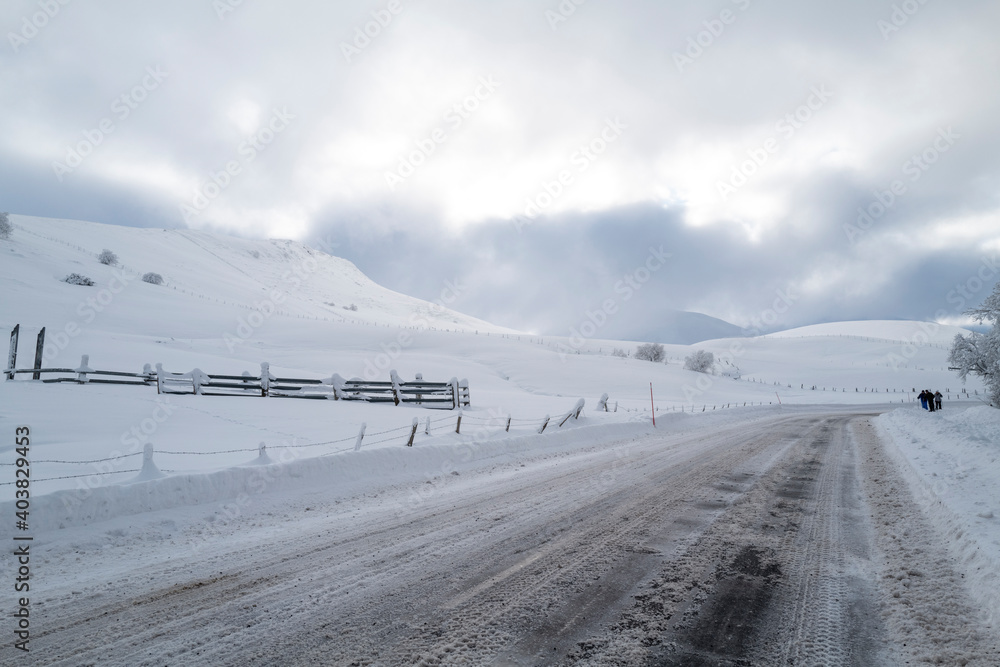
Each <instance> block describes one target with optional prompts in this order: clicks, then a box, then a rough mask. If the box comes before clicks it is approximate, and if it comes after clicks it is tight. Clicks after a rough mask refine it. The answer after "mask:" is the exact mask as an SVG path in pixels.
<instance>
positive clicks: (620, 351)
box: [611, 347, 628, 359]
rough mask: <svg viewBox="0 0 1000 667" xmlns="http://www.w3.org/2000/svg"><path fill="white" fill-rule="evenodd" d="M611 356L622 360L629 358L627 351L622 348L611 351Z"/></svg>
mask: <svg viewBox="0 0 1000 667" xmlns="http://www.w3.org/2000/svg"><path fill="white" fill-rule="evenodd" d="M611 356H612V357H619V358H621V359H627V358H628V352H626V351H625V350H623V349H621V348H620V347H616V348H615V349H614V350H612V351H611Z"/></svg>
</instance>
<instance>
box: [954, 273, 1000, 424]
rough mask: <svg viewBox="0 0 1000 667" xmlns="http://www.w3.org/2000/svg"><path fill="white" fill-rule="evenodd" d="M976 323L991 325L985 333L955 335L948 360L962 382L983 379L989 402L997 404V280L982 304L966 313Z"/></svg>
mask: <svg viewBox="0 0 1000 667" xmlns="http://www.w3.org/2000/svg"><path fill="white" fill-rule="evenodd" d="M966 314H967V315H971V316H972V317H973V318H974V319H975V320H976V321H977V322H979V323H980V324H983V323H984V322H989V323H991V324H992V325H993V326H992V328H991V329H990V330H989V331H988V332H986V333H984V334H981V333H971V334H969V335H968V336H963V335H961V334H958V335H957V336H955V341H954V342H953V343H952V346H951V353H950V354H949V355H948V363H949V364H951V366H952V367H953V368H955V369H956V370H958V377H960V378H962V382H965V379H966V378H967V377H968V376H969V375H977V376H979V377H981V378H983V381H984V382H985V383H986V386H987V387H988V388H989V391H990V403H992V405H993V406H994V407H1000V283H997V284H996V285H995V286H994V287H993V294H991V295H990V296H988V297H987V298H986V300H985V301H983V305H981V306H980V307H979V308H973V309H972V310H970V311H968V312H967V313H966Z"/></svg>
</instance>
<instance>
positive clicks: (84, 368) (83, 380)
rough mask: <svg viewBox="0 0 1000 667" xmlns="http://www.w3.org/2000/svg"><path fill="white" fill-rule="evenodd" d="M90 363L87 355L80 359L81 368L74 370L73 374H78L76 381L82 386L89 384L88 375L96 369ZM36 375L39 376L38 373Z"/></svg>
mask: <svg viewBox="0 0 1000 667" xmlns="http://www.w3.org/2000/svg"><path fill="white" fill-rule="evenodd" d="M89 363H90V355H89V354H85V355H83V356H82V357H80V367H79V368H75V369H73V372H74V373H76V374H77V376H76V381H77V382H79V383H80V384H87V373H93V372H94V369H93V368H91V367H90V366H89V365H88V364H89ZM39 368H40V367H39ZM35 375H37V373H36V374H35Z"/></svg>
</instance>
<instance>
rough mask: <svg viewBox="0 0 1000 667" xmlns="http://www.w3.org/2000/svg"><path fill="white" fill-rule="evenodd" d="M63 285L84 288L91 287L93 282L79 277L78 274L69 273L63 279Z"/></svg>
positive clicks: (85, 277)
mask: <svg viewBox="0 0 1000 667" xmlns="http://www.w3.org/2000/svg"><path fill="white" fill-rule="evenodd" d="M63 282H64V283H69V284H70V285H83V286H84V287H93V286H94V281H93V280H91V279H90V278H88V277H87V276H81V275H80V274H79V273H71V274H69V275H68V276H66V277H65V278H63Z"/></svg>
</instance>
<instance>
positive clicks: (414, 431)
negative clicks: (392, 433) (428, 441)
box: [406, 417, 420, 447]
mask: <svg viewBox="0 0 1000 667" xmlns="http://www.w3.org/2000/svg"><path fill="white" fill-rule="evenodd" d="M418 426H420V420H419V419H418V418H416V417H414V418H413V428H412V429H411V430H410V440H409V442H407V443H406V446H407V447H412V446H413V439H414V438H415V437H417V427H418Z"/></svg>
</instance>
